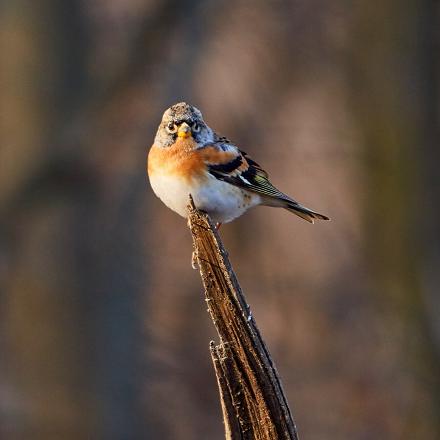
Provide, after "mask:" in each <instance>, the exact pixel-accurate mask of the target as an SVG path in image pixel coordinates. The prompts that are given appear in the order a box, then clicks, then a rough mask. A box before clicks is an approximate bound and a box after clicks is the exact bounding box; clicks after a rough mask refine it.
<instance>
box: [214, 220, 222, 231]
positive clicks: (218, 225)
mask: <svg viewBox="0 0 440 440" xmlns="http://www.w3.org/2000/svg"><path fill="white" fill-rule="evenodd" d="M221 225H222V224H221V223H220V222H217V223H216V224H215V229H216V231H218V230H219V229H220V226H221Z"/></svg>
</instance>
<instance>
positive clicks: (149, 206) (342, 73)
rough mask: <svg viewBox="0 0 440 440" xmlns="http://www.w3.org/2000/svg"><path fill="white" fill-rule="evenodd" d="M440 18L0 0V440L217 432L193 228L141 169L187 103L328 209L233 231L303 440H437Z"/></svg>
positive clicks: (258, 1) (246, 2) (435, 12)
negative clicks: (171, 112) (175, 111)
mask: <svg viewBox="0 0 440 440" xmlns="http://www.w3.org/2000/svg"><path fill="white" fill-rule="evenodd" d="M439 5H440V3H439V2H438V1H435V0H423V1H416V0H409V1H406V2H401V1H397V0H384V1H382V2H371V1H369V0H357V1H354V2H346V1H342V0H336V1H332V2H328V1H324V0H312V1H310V0H307V1H306V0H294V1H283V0H273V1H264V0H252V1H251V0H235V1H232V0H204V1H202V0H181V1H175V0H174V1H172V0H169V1H166V0H163V1H155V0H106V1H104V0H88V1H85V0H76V1H74V0H65V1H62V2H60V1H55V0H41V1H39V2H30V1H25V0H5V1H3V2H2V3H1V5H0V12H1V18H0V36H1V43H2V44H1V64H0V65H1V67H0V71H1V86H0V87H1V89H0V102H1V126H0V127H1V129H0V130H1V142H0V164H1V172H0V214H1V220H0V291H1V293H0V353H1V354H0V438H1V439H8V440H9V439H67V440H69V439H115V440H118V439H122V440H125V439H147V438H148V439H164V440H168V439H176V440H187V439H188V440H189V439H222V438H223V436H224V434H223V426H222V418H221V410H220V405H219V400H218V396H217V385H216V381H215V378H214V373H213V369H212V366H211V359H210V355H209V350H208V343H209V341H210V340H211V339H216V334H215V331H214V329H213V326H212V323H211V321H210V319H209V316H208V314H207V313H206V305H205V302H204V298H203V293H202V288H201V282H200V279H199V275H198V273H197V271H193V270H192V269H191V266H190V257H191V251H192V245H191V237H190V233H189V231H188V229H187V227H186V222H185V220H184V219H182V218H180V217H178V216H177V215H176V214H174V213H173V212H172V211H170V210H168V209H167V208H165V207H164V205H162V204H161V202H160V201H159V200H158V199H157V198H156V197H155V196H154V194H153V193H152V190H151V188H150V186H149V183H148V180H147V179H146V175H145V159H146V153H147V151H148V149H149V147H150V145H151V143H152V140H153V137H154V134H155V131H156V128H157V125H158V124H159V121H160V118H161V115H162V113H163V111H164V110H165V109H166V108H167V107H169V106H170V105H171V104H173V103H175V102H178V101H182V100H186V101H188V102H190V103H192V104H194V105H196V106H197V107H199V108H200V109H201V110H202V112H203V114H204V117H205V119H206V121H207V122H208V124H209V125H210V126H212V127H213V128H215V129H216V130H217V131H218V132H219V133H220V134H223V135H226V136H228V137H229V138H230V139H232V140H233V141H234V142H236V143H237V144H238V145H239V146H240V147H241V148H242V149H244V150H245V151H246V152H248V153H249V154H251V155H252V156H253V157H254V158H255V159H256V160H257V161H258V162H260V163H262V164H263V166H264V167H265V168H266V169H267V170H268V171H269V172H270V174H271V176H272V180H273V182H274V183H275V184H276V185H277V186H279V187H280V188H281V189H282V190H284V191H285V192H287V193H289V194H291V195H292V196H293V197H295V198H297V199H298V200H299V201H300V202H303V203H304V204H305V205H307V206H309V207H311V208H313V209H316V210H318V211H320V212H323V213H324V214H327V215H329V216H330V217H331V218H332V221H331V222H321V223H318V224H315V226H311V225H309V224H308V223H306V222H304V221H302V220H300V219H298V218H297V217H294V216H292V215H291V214H289V213H288V212H286V211H282V210H276V209H269V208H258V209H255V210H253V211H251V212H249V213H248V214H247V215H245V216H243V217H241V218H240V219H239V220H237V221H235V222H234V223H232V224H228V225H224V226H223V228H222V229H221V231H220V232H221V236H222V238H223V240H224V242H225V245H226V247H227V249H228V251H229V253H230V257H231V261H232V264H233V266H234V268H235V270H236V272H237V275H238V277H239V280H240V282H241V285H242V287H243V289H244V292H245V294H246V296H247V299H248V302H249V303H250V305H251V307H252V310H253V314H254V316H255V318H256V321H257V323H258V325H259V327H260V329H261V331H262V334H263V336H264V338H265V339H266V342H267V344H268V346H269V348H270V350H271V352H272V355H273V358H274V360H275V362H276V365H277V368H278V370H279V372H280V374H281V377H282V380H283V384H284V387H285V391H286V394H287V396H288V399H289V402H290V405H291V408H292V411H293V414H294V418H295V420H296V423H297V425H298V430H299V433H300V436H301V438H302V439H305V440H306V439H338V440H344V439H347V440H348V439H351V440H353V439H356V440H358V439H359V440H363V439H408V438H411V439H434V438H440V383H439V379H440V368H439V366H440V319H439V312H440V298H439V286H440V227H439V224H440V206H439V200H440V174H439V172H438V167H439V163H440V149H439V145H438V133H439V127H440V119H439V98H440V94H439V87H438V85H439V80H440V71H439V63H438V55H439V40H440V37H439V33H438V30H439V18H440V15H439V12H440V9H439Z"/></svg>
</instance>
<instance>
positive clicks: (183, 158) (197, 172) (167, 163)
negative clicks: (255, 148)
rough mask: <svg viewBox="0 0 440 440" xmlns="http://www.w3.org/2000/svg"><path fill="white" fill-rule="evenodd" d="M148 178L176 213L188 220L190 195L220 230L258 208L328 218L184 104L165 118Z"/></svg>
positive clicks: (151, 156) (152, 152)
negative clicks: (275, 180)
mask: <svg viewBox="0 0 440 440" xmlns="http://www.w3.org/2000/svg"><path fill="white" fill-rule="evenodd" d="M148 176H149V178H150V183H151V186H152V188H153V191H154V193H155V194H156V195H157V196H158V197H159V198H160V199H161V200H162V202H164V203H165V205H167V206H168V207H169V208H171V209H172V210H173V211H175V212H177V213H178V214H180V215H181V216H183V217H187V205H188V200H189V194H191V196H192V197H193V200H194V204H195V206H196V207H197V208H198V209H200V210H202V211H205V212H207V213H208V215H209V216H210V217H211V219H212V220H213V221H214V222H216V223H217V225H218V226H219V225H220V224H221V223H226V222H230V221H231V220H234V219H235V218H237V217H239V216H241V215H242V214H243V213H244V212H246V211H247V210H248V209H249V208H252V207H253V206H257V205H265V206H276V207H281V208H285V209H287V210H288V211H290V212H293V213H294V214H296V215H298V216H299V217H302V218H303V219H305V220H307V221H308V222H310V223H313V222H314V220H315V219H320V220H329V218H328V217H326V216H325V215H322V214H319V213H317V212H315V211H312V210H311V209H308V208H306V207H305V206H302V205H300V204H299V203H298V202H296V201H295V200H293V199H291V198H290V197H289V196H287V195H286V194H284V193H282V192H281V191H279V190H278V189H277V188H275V187H274V186H273V185H272V184H271V183H270V181H269V177H268V174H267V173H266V171H264V170H263V169H262V168H261V167H260V165H258V164H257V163H256V162H255V161H253V160H252V159H251V158H250V157H249V156H248V155H247V154H246V153H245V152H244V151H241V150H239V149H238V148H237V147H236V146H235V145H234V144H233V143H231V142H230V141H229V140H228V139H226V138H225V137H222V136H219V135H218V134H216V133H215V132H214V131H213V130H212V129H211V128H209V127H208V125H207V124H206V122H205V121H204V120H203V117H202V114H201V112H200V110H198V109H197V108H195V107H193V106H191V105H189V104H187V103H185V102H180V103H178V104H175V105H173V106H171V107H170V108H169V109H167V110H166V111H165V113H164V114H163V117H162V121H161V123H160V125H159V128H158V130H157V133H156V137H155V139H154V144H153V146H152V147H151V149H150V152H149V154H148Z"/></svg>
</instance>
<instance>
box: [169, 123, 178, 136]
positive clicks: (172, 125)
mask: <svg viewBox="0 0 440 440" xmlns="http://www.w3.org/2000/svg"><path fill="white" fill-rule="evenodd" d="M167 131H168V133H171V134H173V133H176V132H177V125H176V124H175V123H174V122H170V123H169V124H168V125H167Z"/></svg>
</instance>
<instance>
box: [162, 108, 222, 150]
mask: <svg viewBox="0 0 440 440" xmlns="http://www.w3.org/2000/svg"><path fill="white" fill-rule="evenodd" d="M188 138H193V139H194V141H195V142H196V144H197V146H199V147H201V146H203V145H206V144H207V143H209V142H212V141H213V139H214V135H213V132H212V130H211V129H210V128H209V127H208V126H207V125H206V123H205V121H204V120H203V116H202V113H201V112H200V110H199V109H197V108H196V107H193V106H192V105H189V104H187V103H186V102H179V103H178V104H174V105H172V106H171V107H170V108H168V109H167V110H165V112H164V114H163V116H162V121H161V123H160V125H159V128H158V130H157V133H156V138H155V140H154V143H155V145H157V146H159V147H169V146H171V145H172V144H173V143H174V142H176V140H177V139H188Z"/></svg>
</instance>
